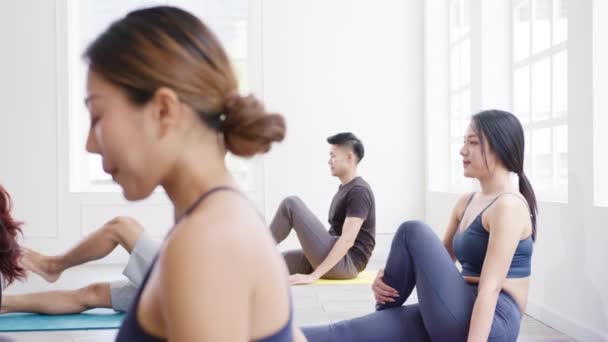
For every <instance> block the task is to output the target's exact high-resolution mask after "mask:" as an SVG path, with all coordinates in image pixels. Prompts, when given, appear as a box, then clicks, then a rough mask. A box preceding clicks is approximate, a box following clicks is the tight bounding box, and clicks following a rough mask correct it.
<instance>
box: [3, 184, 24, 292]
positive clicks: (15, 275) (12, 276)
mask: <svg viewBox="0 0 608 342" xmlns="http://www.w3.org/2000/svg"><path fill="white" fill-rule="evenodd" d="M10 212H11V197H10V196H9V194H8V192H7V191H6V190H5V189H4V188H3V187H2V185H0V274H2V284H0V286H2V287H6V286H8V285H10V284H11V283H12V282H13V281H15V280H18V279H23V278H25V269H23V267H21V266H20V265H19V258H20V257H21V248H20V247H19V244H18V243H17V233H21V224H22V223H21V222H17V221H15V220H14V219H13V218H12V217H11V214H10Z"/></svg>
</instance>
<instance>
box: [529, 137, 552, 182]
mask: <svg viewBox="0 0 608 342" xmlns="http://www.w3.org/2000/svg"><path fill="white" fill-rule="evenodd" d="M532 150H533V153H534V156H533V159H534V174H533V177H534V184H535V186H538V187H539V188H540V189H543V190H545V191H546V190H549V189H551V188H552V185H553V178H552V177H553V156H552V154H551V129H550V128H543V129H539V130H537V131H534V132H532Z"/></svg>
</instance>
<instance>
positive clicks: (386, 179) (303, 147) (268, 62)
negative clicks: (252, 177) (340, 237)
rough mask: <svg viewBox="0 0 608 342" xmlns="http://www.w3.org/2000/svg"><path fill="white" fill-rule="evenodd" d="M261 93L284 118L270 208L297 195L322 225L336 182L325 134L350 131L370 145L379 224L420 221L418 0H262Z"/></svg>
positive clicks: (365, 169) (366, 163) (391, 226)
mask: <svg viewBox="0 0 608 342" xmlns="http://www.w3.org/2000/svg"><path fill="white" fill-rule="evenodd" d="M263 6H264V7H263V25H264V27H263V32H264V36H263V39H262V40H263V43H264V49H263V51H264V98H265V100H266V102H267V105H268V106H269V107H270V108H271V109H277V110H280V111H281V112H282V113H283V114H284V115H285V116H286V118H287V124H288V133H287V139H286V140H285V142H284V143H283V144H281V145H280V146H278V147H275V148H274V149H273V151H272V152H271V153H270V155H269V156H268V158H267V164H266V169H267V187H268V190H269V191H268V197H267V201H268V205H267V213H268V214H269V217H272V213H273V211H274V210H275V209H276V207H277V206H278V204H279V203H280V201H281V199H282V198H284V197H285V196H288V195H298V196H300V197H301V198H302V199H303V200H305V201H306V202H307V203H309V206H310V207H311V209H312V210H313V211H314V212H315V213H316V214H317V216H318V217H320V218H321V220H322V221H323V222H327V213H328V209H329V204H330V201H331V198H332V196H333V194H334V193H335V192H336V191H337V188H338V185H339V182H338V180H337V179H335V178H332V177H331V174H330V173H329V167H328V166H327V160H328V157H329V145H328V144H327V142H326V140H325V139H326V138H327V137H328V136H330V135H332V134H334V133H337V132H341V131H352V132H354V133H355V134H356V135H357V136H359V137H360V138H361V139H362V141H363V144H364V145H365V148H366V156H365V158H364V159H363V160H362V162H361V164H360V174H361V175H362V176H363V177H364V178H365V179H366V180H367V181H368V182H369V183H370V184H371V186H372V188H373V191H374V194H375V197H376V206H377V230H378V231H379V232H393V231H394V230H395V229H396V228H397V227H398V225H399V223H401V222H402V221H404V220H405V219H411V218H420V217H422V215H423V208H424V203H423V202H422V201H421V199H422V198H423V194H424V190H423V189H424V187H423V184H424V172H423V170H424V159H423V149H422V146H423V129H422V128H423V123H422V94H423V90H422V70H423V69H422V67H423V65H422V32H423V31H422V1H402V0H382V1H373V2H372V1H365V0H356V1H352V0H340V1H324V0H312V1H282V0H267V1H264V2H263Z"/></svg>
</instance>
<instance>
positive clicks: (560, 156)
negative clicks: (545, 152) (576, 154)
mask: <svg viewBox="0 0 608 342" xmlns="http://www.w3.org/2000/svg"><path fill="white" fill-rule="evenodd" d="M553 137H554V142H553V144H554V146H555V170H556V176H557V179H556V181H557V187H558V189H560V190H563V191H566V190H568V126H567V125H562V126H558V127H555V128H554V129H553Z"/></svg>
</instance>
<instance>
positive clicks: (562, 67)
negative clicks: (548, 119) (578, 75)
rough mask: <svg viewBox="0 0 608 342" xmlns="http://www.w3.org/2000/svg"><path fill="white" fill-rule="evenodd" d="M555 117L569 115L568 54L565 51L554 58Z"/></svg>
mask: <svg viewBox="0 0 608 342" xmlns="http://www.w3.org/2000/svg"><path fill="white" fill-rule="evenodd" d="M553 87H554V88H553V89H554V90H553V94H554V95H553V96H554V101H553V103H554V106H555V107H554V108H553V115H554V116H555V117H562V116H567V115H568V52H566V51H563V52H560V53H558V54H556V55H554V56H553Z"/></svg>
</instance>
